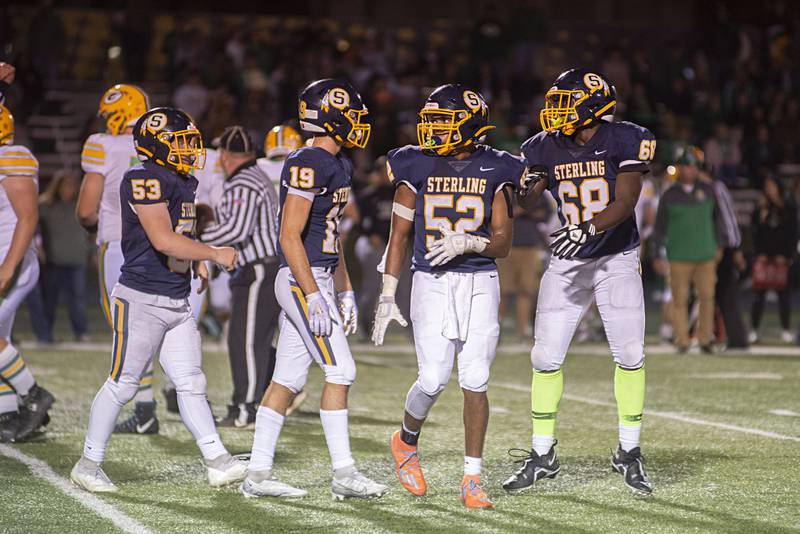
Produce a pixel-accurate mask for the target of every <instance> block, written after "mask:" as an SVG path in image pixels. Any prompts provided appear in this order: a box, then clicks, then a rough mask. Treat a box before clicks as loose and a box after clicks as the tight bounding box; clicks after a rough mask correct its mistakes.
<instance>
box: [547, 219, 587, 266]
mask: <svg viewBox="0 0 800 534" xmlns="http://www.w3.org/2000/svg"><path fill="white" fill-rule="evenodd" d="M596 233H597V230H596V229H595V227H594V225H593V224H592V223H590V222H582V223H581V224H568V225H567V226H564V227H563V228H561V229H559V230H556V231H555V232H553V233H552V234H550V237H552V238H553V241H552V242H551V243H550V248H551V249H553V255H554V256H556V257H557V258H559V259H562V260H569V259H572V258H574V257H575V255H577V254H578V252H580V251H581V249H582V248H583V246H584V245H585V244H586V241H588V240H589V238H590V237H592V236H593V235H595V234H596Z"/></svg>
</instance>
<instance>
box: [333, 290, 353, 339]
mask: <svg viewBox="0 0 800 534" xmlns="http://www.w3.org/2000/svg"><path fill="white" fill-rule="evenodd" d="M338 296H339V311H340V312H341V314H342V321H343V322H344V324H343V325H342V326H344V335H346V336H349V335H350V334H355V333H356V330H357V329H358V306H357V305H356V293H355V291H342V292H340V293H339V295H338Z"/></svg>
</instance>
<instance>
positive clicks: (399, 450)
mask: <svg viewBox="0 0 800 534" xmlns="http://www.w3.org/2000/svg"><path fill="white" fill-rule="evenodd" d="M389 445H390V447H391V449H392V456H393V457H394V464H395V467H396V468H397V478H398V479H399V480H400V484H402V485H403V487H404V488H405V489H407V490H408V491H409V492H410V493H412V494H414V495H417V496H422V495H425V493H426V492H427V491H428V484H427V483H426V482H425V476H424V475H423V474H422V467H421V466H420V465H419V453H418V452H417V447H414V446H412V445H409V444H407V443H404V442H403V440H402V439H400V431H399V430H397V431H395V433H394V434H392V439H391V441H390V442H389Z"/></svg>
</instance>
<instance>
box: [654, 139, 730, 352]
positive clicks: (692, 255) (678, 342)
mask: <svg viewBox="0 0 800 534" xmlns="http://www.w3.org/2000/svg"><path fill="white" fill-rule="evenodd" d="M674 154H675V156H674V159H673V161H674V162H675V165H676V166H677V173H678V180H677V181H676V182H675V183H674V184H673V185H672V186H671V187H670V188H669V189H667V190H666V191H665V192H664V194H663V195H662V197H661V200H660V201H659V205H658V213H657V215H656V225H655V229H654V231H653V238H654V240H655V243H656V247H657V248H656V250H658V251H659V253H660V255H661V258H660V260H659V261H657V263H656V266H657V270H659V271H661V273H662V274H666V271H667V267H666V266H667V262H668V265H669V268H668V271H669V280H670V289H671V290H672V322H673V327H674V330H675V338H674V340H673V343H674V344H675V347H676V348H677V349H678V352H681V353H683V352H686V351H687V350H688V349H689V318H688V317H689V309H688V308H689V289H690V287H692V286H694V293H695V296H696V298H697V300H698V302H699V305H700V306H699V308H700V309H699V312H698V325H697V340H698V342H699V343H700V348H701V350H703V352H706V353H710V352H712V351H713V344H712V336H713V328H714V286H715V284H716V281H717V274H716V264H717V261H718V260H719V257H720V250H721V249H720V243H722V242H723V239H722V237H723V236H722V232H723V231H724V226H723V221H722V215H721V213H720V210H719V208H718V203H717V199H716V195H715V193H714V187H713V186H712V185H711V184H709V183H706V182H703V181H700V180H699V178H700V169H699V166H700V165H701V164H702V157H703V155H702V152H701V151H700V149H698V148H697V147H694V146H691V145H682V146H679V147H678V148H676V150H675V153H674ZM664 256H666V260H664Z"/></svg>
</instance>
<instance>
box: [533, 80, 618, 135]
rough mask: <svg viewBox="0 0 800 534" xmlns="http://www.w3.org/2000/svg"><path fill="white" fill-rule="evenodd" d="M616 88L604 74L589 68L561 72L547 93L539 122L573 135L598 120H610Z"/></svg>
mask: <svg viewBox="0 0 800 534" xmlns="http://www.w3.org/2000/svg"><path fill="white" fill-rule="evenodd" d="M616 106H617V90H616V89H615V88H614V86H613V85H612V84H611V82H609V81H608V80H607V79H606V77H605V76H603V75H602V74H600V73H598V72H596V71H589V70H586V69H570V70H568V71H566V72H562V73H561V74H560V75H559V77H558V78H556V81H555V82H553V86H552V87H551V88H550V89H549V90H548V91H547V94H546V95H545V97H544V108H543V109H542V110H541V112H539V122H540V123H541V125H542V129H543V130H544V131H546V132H554V131H560V132H561V133H563V134H564V135H573V134H574V133H575V132H577V131H578V130H580V129H582V128H587V127H589V126H592V125H594V124H596V123H597V122H598V121H600V120H601V119H602V120H611V118H612V117H613V115H614V110H615V108H616Z"/></svg>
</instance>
